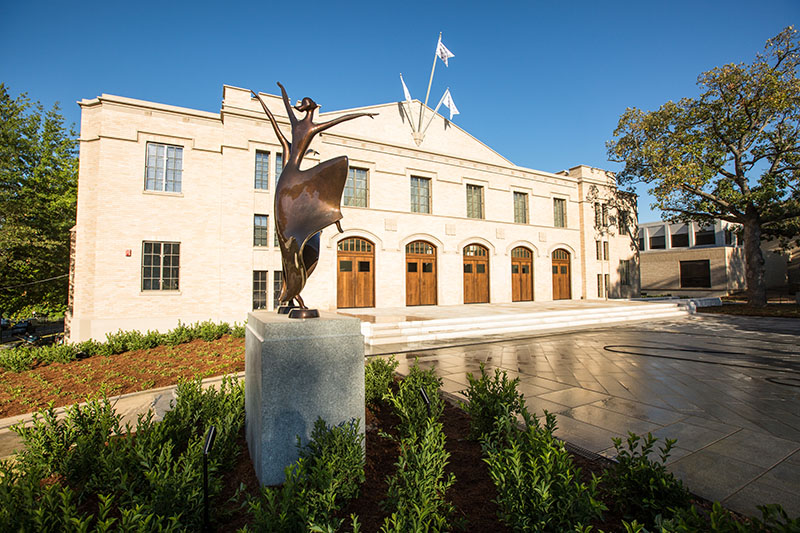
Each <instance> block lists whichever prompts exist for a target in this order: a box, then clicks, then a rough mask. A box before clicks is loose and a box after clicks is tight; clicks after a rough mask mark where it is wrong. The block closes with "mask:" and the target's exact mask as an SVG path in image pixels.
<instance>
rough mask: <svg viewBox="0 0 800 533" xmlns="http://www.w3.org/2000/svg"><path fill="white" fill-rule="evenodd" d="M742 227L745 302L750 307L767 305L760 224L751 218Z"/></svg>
mask: <svg viewBox="0 0 800 533" xmlns="http://www.w3.org/2000/svg"><path fill="white" fill-rule="evenodd" d="M743 226H744V228H743V229H744V266H745V268H744V271H745V281H746V284H747V300H748V302H749V303H750V305H755V306H757V307H764V306H765V305H767V284H766V280H765V278H764V256H763V255H762V253H761V223H760V222H759V221H758V218H756V217H752V218H750V219H748V220H747V221H745V223H744V224H743Z"/></svg>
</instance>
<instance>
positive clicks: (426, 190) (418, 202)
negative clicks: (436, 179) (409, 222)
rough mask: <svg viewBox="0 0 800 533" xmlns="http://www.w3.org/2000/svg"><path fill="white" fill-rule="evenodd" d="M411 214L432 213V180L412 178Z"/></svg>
mask: <svg viewBox="0 0 800 533" xmlns="http://www.w3.org/2000/svg"><path fill="white" fill-rule="evenodd" d="M411 212H412V213H430V212H431V180H430V179H429V178H420V177H418V176H411Z"/></svg>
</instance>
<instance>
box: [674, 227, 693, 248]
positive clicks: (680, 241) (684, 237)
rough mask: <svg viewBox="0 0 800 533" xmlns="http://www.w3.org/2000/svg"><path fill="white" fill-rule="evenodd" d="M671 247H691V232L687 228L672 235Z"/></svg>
mask: <svg viewBox="0 0 800 533" xmlns="http://www.w3.org/2000/svg"><path fill="white" fill-rule="evenodd" d="M670 241H671V242H670V245H671V246H672V247H673V248H688V247H689V231H688V229H686V226H684V227H683V229H682V230H678V231H676V232H675V233H673V234H671V235H670Z"/></svg>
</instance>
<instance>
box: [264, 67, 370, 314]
mask: <svg viewBox="0 0 800 533" xmlns="http://www.w3.org/2000/svg"><path fill="white" fill-rule="evenodd" d="M278 87H280V88H281V95H282V96H283V103H284V105H285V106H286V113H287V114H288V115H289V120H290V122H291V124H292V142H291V143H290V142H289V141H288V140H287V139H286V137H285V136H284V135H283V132H281V130H280V128H279V127H278V123H277V122H276V120H275V117H274V116H273V115H272V112H270V110H269V108H268V107H267V105H266V104H265V103H264V101H263V100H262V99H261V97H260V96H259V95H258V94H257V93H255V92H254V91H251V92H252V93H253V96H255V97H256V98H258V101H259V102H261V107H263V108H264V111H265V112H266V113H267V116H268V117H269V121H270V122H271V123H272V128H273V129H274V130H275V135H276V136H277V137H278V140H279V141H280V143H281V146H283V153H284V158H283V170H282V172H281V175H280V177H279V178H278V184H277V185H276V187H275V205H274V211H273V212H274V214H275V229H276V233H277V236H278V244H279V245H280V248H281V260H282V263H283V283H282V285H281V294H280V296H279V301H280V304H281V308H280V309H279V311H278V312H287V311H288V313H289V318H312V317H316V316H319V313H318V312H317V311H316V310H314V309H308V307H306V305H305V303H304V302H303V299H302V298H301V297H300V291H302V290H303V287H304V286H305V284H306V280H307V279H308V277H309V276H310V275H311V273H312V272H313V271H314V268H316V266H317V261H318V260H319V246H320V244H319V243H320V233H321V232H322V230H323V229H324V228H326V227H328V226H330V225H331V224H336V227H337V228H338V229H339V231H340V232H341V231H343V230H342V226H341V224H340V223H339V220H341V218H342V211H341V201H342V193H343V192H344V186H345V182H346V181H347V168H348V159H347V156H339V157H335V158H333V159H330V160H328V161H324V162H322V163H320V164H318V165H317V166H315V167H312V168H309V169H307V170H300V163H301V162H302V160H303V156H304V155H305V153H306V151H307V150H308V148H309V146H310V145H311V140H312V139H313V138H314V136H315V135H316V134H317V133H320V132H321V131H324V130H326V129H328V128H330V127H331V126H335V125H336V124H340V123H342V122H345V121H347V120H352V119H354V118H358V117H364V116H367V117H374V116H375V115H376V113H350V114H348V115H343V116H341V117H338V118H335V119H333V120H330V121H328V122H323V123H321V124H315V123H314V121H313V117H314V110H315V109H317V108H318V107H319V106H318V105H317V104H316V103H315V102H314V100H312V99H311V98H309V97H305V98H303V100H302V102H301V103H300V104H298V105H297V106H295V107H294V108H293V107H292V104H291V103H290V102H289V97H288V96H287V94H286V89H284V87H283V85H281V83H280V82H278ZM295 109H296V110H297V111H300V112H301V113H302V112H305V114H306V115H305V117H303V118H302V119H301V120H298V119H297V117H296V116H295V114H294V110H295ZM293 301H296V302H297V305H296V306H295V305H294V304H293Z"/></svg>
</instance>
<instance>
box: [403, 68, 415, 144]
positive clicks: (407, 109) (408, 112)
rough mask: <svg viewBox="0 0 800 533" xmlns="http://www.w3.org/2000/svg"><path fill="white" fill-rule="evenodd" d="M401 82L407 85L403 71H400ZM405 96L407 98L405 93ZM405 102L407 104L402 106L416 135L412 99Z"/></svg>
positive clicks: (412, 132) (412, 131)
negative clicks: (412, 116) (412, 114)
mask: <svg viewBox="0 0 800 533" xmlns="http://www.w3.org/2000/svg"><path fill="white" fill-rule="evenodd" d="M400 82H401V83H402V84H403V86H404V87H405V85H406V82H405V81H404V80H403V73H402V72H401V73H400ZM403 98H405V94H404V95H403ZM404 104H405V105H403V106H402V107H403V111H405V113H406V116H407V117H408V123H409V124H410V125H411V134H412V135H414V134H416V133H417V130H416V128H414V119H413V118H411V99H406V100H405V101H404Z"/></svg>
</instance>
